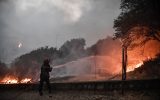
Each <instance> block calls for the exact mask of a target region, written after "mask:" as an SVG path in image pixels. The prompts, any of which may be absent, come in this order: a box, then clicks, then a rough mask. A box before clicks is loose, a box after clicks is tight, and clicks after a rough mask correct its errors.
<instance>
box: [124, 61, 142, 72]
mask: <svg viewBox="0 0 160 100" xmlns="http://www.w3.org/2000/svg"><path fill="white" fill-rule="evenodd" d="M142 65H143V61H141V62H140V63H138V64H136V65H132V66H128V67H127V72H130V71H134V70H135V69H136V68H138V67H141V66H142Z"/></svg>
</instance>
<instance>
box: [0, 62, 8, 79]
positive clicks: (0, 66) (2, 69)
mask: <svg viewBox="0 0 160 100" xmlns="http://www.w3.org/2000/svg"><path fill="white" fill-rule="evenodd" d="M7 73H8V67H7V66H6V64H5V63H2V62H1V61H0V79H1V78H3V77H4V76H5V75H6V74H7Z"/></svg>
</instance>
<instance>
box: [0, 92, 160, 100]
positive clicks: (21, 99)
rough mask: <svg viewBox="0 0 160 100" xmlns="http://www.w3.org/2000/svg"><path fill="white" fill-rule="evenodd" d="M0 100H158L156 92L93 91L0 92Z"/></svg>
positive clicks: (158, 95)
mask: <svg viewBox="0 0 160 100" xmlns="http://www.w3.org/2000/svg"><path fill="white" fill-rule="evenodd" d="M0 100H160V93H159V92H156V91H141V92H140V91H132V92H131V91H130V92H124V94H123V95H122V93H121V92H117V91H112V92H107V91H106V92H97V91H96V92H95V91H54V92H52V93H51V94H49V93H48V92H47V91H44V92H43V96H40V95H39V93H38V92H37V91H17V90H6V91H0Z"/></svg>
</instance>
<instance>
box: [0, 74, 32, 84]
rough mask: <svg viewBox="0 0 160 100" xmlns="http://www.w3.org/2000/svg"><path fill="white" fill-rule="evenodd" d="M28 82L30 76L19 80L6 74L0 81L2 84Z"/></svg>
mask: <svg viewBox="0 0 160 100" xmlns="http://www.w3.org/2000/svg"><path fill="white" fill-rule="evenodd" d="M30 82H31V79H30V78H24V79H22V80H21V81H19V80H18V78H15V77H12V76H7V77H5V78H4V79H3V80H2V81H1V83H3V84H19V83H30Z"/></svg>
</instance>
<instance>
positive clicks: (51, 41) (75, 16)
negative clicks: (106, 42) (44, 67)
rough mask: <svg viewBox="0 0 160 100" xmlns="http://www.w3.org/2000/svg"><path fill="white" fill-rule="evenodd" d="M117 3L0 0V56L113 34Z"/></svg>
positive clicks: (6, 58) (116, 0) (8, 58)
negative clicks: (19, 45)
mask: <svg viewBox="0 0 160 100" xmlns="http://www.w3.org/2000/svg"><path fill="white" fill-rule="evenodd" d="M119 7H120V0H0V47H1V48H0V52H1V53H0V60H1V61H4V62H11V61H12V60H13V59H14V58H16V57H17V56H20V55H21V54H24V53H27V52H30V51H31V50H34V49H37V48H39V47H43V46H49V47H57V48H59V47H60V46H61V45H62V44H63V43H64V42H65V41H67V40H70V39H72V38H84V39H85V40H86V46H90V45H92V44H94V43H96V41H97V40H99V39H102V38H105V37H107V36H108V35H110V36H112V35H113V33H114V29H113V21H114V19H115V18H116V17H117V16H118V15H119V13H120V10H119ZM19 43H22V47H21V48H18V44H19Z"/></svg>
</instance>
